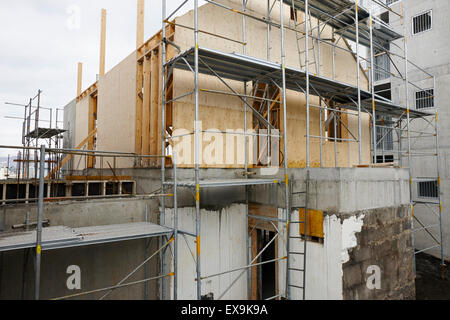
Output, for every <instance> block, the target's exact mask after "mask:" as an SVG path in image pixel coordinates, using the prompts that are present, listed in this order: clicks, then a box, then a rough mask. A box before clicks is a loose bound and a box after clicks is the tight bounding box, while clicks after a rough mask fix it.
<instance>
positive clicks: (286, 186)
mask: <svg viewBox="0 0 450 320" xmlns="http://www.w3.org/2000/svg"><path fill="white" fill-rule="evenodd" d="M306 3H308V0H306ZM283 9H284V8H283V3H282V2H280V33H281V74H282V91H283V93H282V95H283V143H284V191H285V192H284V196H285V207H286V208H285V218H284V219H285V220H286V235H287V236H286V239H287V241H286V256H287V258H286V297H287V298H288V299H290V296H291V294H290V289H289V286H288V284H289V276H290V275H289V221H290V219H291V218H290V217H291V212H290V211H291V210H290V208H289V176H288V153H287V152H288V148H287V105H286V51H285V46H284V10H283Z"/></svg>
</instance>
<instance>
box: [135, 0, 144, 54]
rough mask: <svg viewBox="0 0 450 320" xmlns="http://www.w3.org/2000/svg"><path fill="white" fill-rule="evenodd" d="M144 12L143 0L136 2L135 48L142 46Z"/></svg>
mask: <svg viewBox="0 0 450 320" xmlns="http://www.w3.org/2000/svg"><path fill="white" fill-rule="evenodd" d="M144 10H145V0H137V27H136V48H140V47H141V46H142V45H143V44H144Z"/></svg>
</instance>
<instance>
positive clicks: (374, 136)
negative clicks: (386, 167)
mask: <svg viewBox="0 0 450 320" xmlns="http://www.w3.org/2000/svg"><path fill="white" fill-rule="evenodd" d="M372 11H373V4H372V2H370V87H371V88H370V90H371V92H372V141H373V160H372V161H373V163H377V126H376V112H375V57H374V51H373V15H372Z"/></svg>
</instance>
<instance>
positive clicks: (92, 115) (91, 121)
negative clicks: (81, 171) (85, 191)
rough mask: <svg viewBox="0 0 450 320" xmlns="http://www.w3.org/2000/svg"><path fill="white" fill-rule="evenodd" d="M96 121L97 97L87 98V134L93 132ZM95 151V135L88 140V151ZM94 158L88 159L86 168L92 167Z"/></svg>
mask: <svg viewBox="0 0 450 320" xmlns="http://www.w3.org/2000/svg"><path fill="white" fill-rule="evenodd" d="M96 121H97V97H89V117H88V132H92V131H94V130H95V124H96ZM94 149H95V135H93V136H91V137H90V138H89V140H88V150H94ZM94 159H95V157H93V156H89V157H88V168H93V167H94Z"/></svg>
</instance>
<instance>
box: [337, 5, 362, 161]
mask: <svg viewBox="0 0 450 320" xmlns="http://www.w3.org/2000/svg"><path fill="white" fill-rule="evenodd" d="M355 28H356V50H355V51H356V79H357V82H358V153H359V164H362V130H361V71H360V68H361V64H360V57H359V6H358V0H355ZM335 138H336V137H335Z"/></svg>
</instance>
